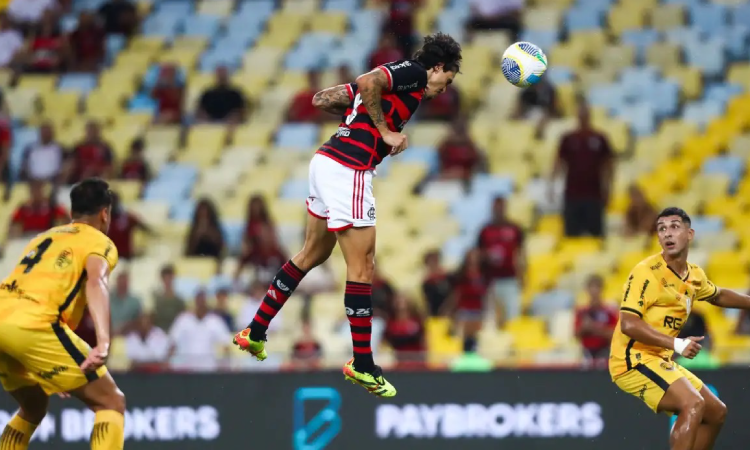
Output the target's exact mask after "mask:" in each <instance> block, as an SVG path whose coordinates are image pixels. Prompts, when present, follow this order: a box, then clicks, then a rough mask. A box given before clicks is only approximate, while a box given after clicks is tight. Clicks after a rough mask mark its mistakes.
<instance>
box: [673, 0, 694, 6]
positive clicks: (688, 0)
mask: <svg viewBox="0 0 750 450" xmlns="http://www.w3.org/2000/svg"><path fill="white" fill-rule="evenodd" d="M664 3H668V4H678V5H685V6H691V5H698V4H701V3H703V0H664Z"/></svg>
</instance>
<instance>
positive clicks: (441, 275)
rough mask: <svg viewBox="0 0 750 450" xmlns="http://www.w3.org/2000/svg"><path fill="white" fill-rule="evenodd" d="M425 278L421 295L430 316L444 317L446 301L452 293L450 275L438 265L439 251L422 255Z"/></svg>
mask: <svg viewBox="0 0 750 450" xmlns="http://www.w3.org/2000/svg"><path fill="white" fill-rule="evenodd" d="M424 266H425V272H426V274H425V278H424V280H423V281H422V294H423V295H424V298H425V300H426V301H427V307H428V309H429V312H430V315H431V316H443V315H445V312H446V311H445V309H446V307H447V306H448V305H449V303H448V300H449V298H450V295H451V293H452V291H453V286H452V284H451V278H450V275H449V274H448V273H447V272H446V271H445V269H444V268H443V266H442V264H441V263H440V250H431V251H429V252H427V253H426V254H425V255H424Z"/></svg>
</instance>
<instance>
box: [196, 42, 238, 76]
mask: <svg viewBox="0 0 750 450" xmlns="http://www.w3.org/2000/svg"><path fill="white" fill-rule="evenodd" d="M243 53H244V51H243V50H242V49H237V48H235V47H230V46H218V47H217V48H216V49H214V50H209V51H207V52H205V53H204V54H203V56H202V57H201V60H200V64H199V67H200V70H201V71H203V72H211V71H213V70H215V69H216V68H217V67H220V66H224V67H226V68H227V69H229V70H232V71H233V70H236V69H238V68H240V67H241V66H242V55H243Z"/></svg>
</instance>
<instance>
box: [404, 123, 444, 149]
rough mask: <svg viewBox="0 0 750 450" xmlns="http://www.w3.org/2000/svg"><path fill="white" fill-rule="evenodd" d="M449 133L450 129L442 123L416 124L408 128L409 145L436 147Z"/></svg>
mask: <svg viewBox="0 0 750 450" xmlns="http://www.w3.org/2000/svg"><path fill="white" fill-rule="evenodd" d="M449 133H450V127H449V126H448V125H447V124H445V123H442V122H418V123H416V124H414V125H413V126H411V127H409V128H408V131H407V134H408V135H409V145H411V146H414V147H417V146H426V147H437V146H439V145H440V143H441V142H442V141H443V139H444V138H445V137H446V136H448V134H449Z"/></svg>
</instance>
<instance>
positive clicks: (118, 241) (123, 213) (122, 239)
mask: <svg viewBox="0 0 750 450" xmlns="http://www.w3.org/2000/svg"><path fill="white" fill-rule="evenodd" d="M136 230H141V231H143V232H145V233H148V234H151V235H153V234H154V231H153V230H152V229H151V228H150V227H149V226H148V225H146V224H145V223H144V222H143V221H141V219H140V218H139V217H138V216H136V215H135V214H133V213H131V212H129V211H128V210H127V209H126V208H125V207H124V206H123V205H122V202H121V201H120V196H119V195H118V194H117V193H114V195H113V196H112V217H111V219H110V222H109V233H108V235H109V238H110V239H112V242H114V244H115V246H116V247H117V251H118V253H119V256H120V259H125V260H128V259H131V258H133V256H135V254H134V248H133V235H134V233H135V231H136Z"/></svg>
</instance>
